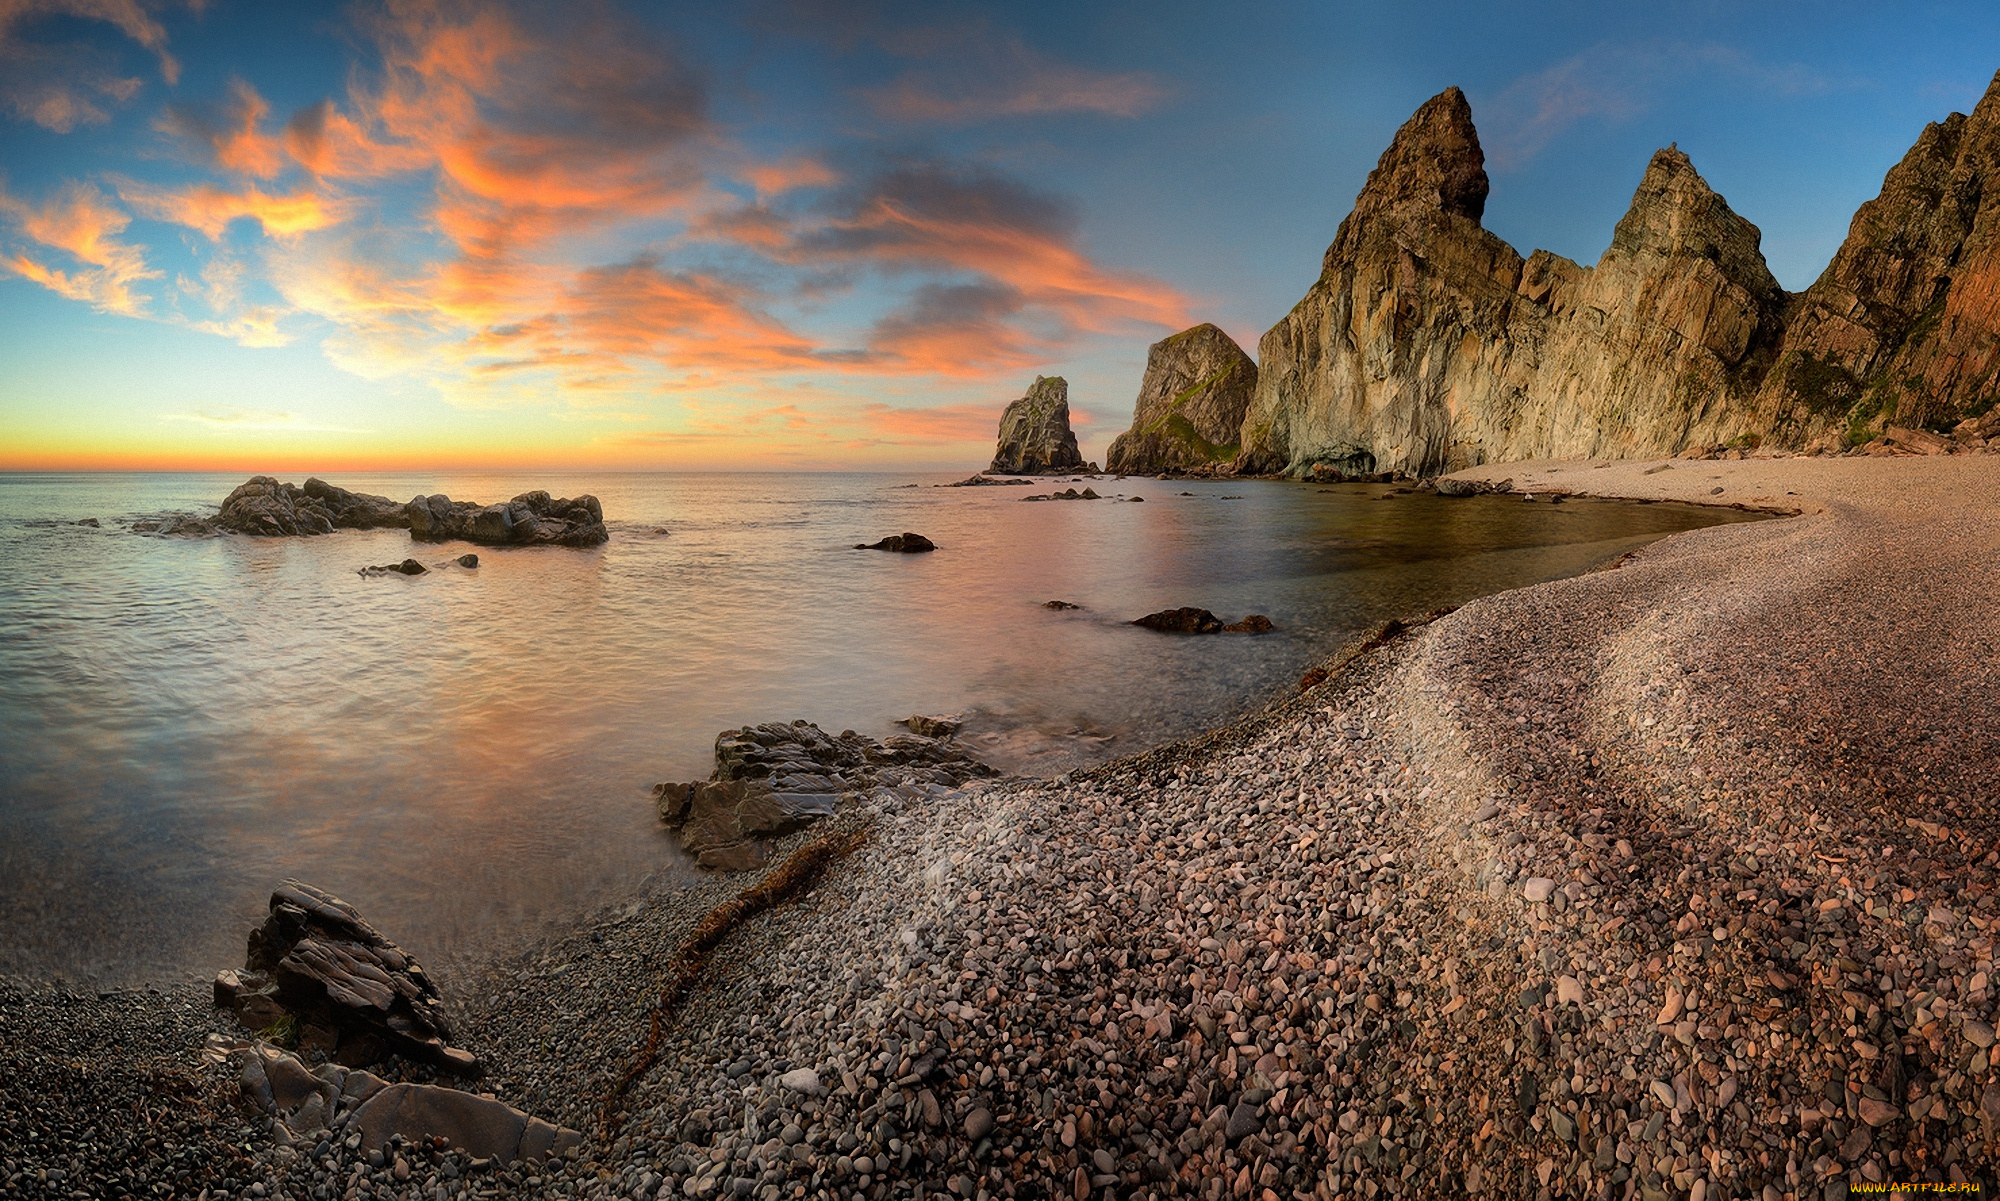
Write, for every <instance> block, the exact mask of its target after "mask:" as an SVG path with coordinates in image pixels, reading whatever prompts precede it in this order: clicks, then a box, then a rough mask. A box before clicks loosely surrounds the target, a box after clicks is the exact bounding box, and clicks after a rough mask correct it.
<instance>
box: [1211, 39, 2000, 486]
mask: <svg viewBox="0 0 2000 1201" xmlns="http://www.w3.org/2000/svg"><path fill="white" fill-rule="evenodd" d="M1486 189H1487V183H1486V175H1485V171H1484V167H1483V158H1482V155H1481V152H1480V148H1479V138H1478V134H1477V133H1476V132H1475V131H1474V129H1473V126H1472V117H1471V111H1470V109H1469V108H1468V106H1467V105H1466V102H1465V98H1464V97H1463V96H1462V95H1460V94H1459V93H1458V91H1457V90H1456V89H1452V90H1449V91H1446V92H1444V93H1443V94H1441V95H1439V96H1436V97H1434V98H1432V99H1431V100H1430V101H1428V102H1426V103H1425V104H1424V106H1423V107H1422V108H1420V109H1418V110H1417V112H1416V115H1415V116H1413V117H1411V118H1410V120H1409V122H1408V123H1407V124H1406V125H1404V126H1403V128H1402V129H1401V130H1400V131H1398V133H1397V134H1396V138H1395V141H1394V142H1393V143H1392V144H1391V145H1390V147H1389V149H1388V150H1387V151H1386V152H1384V154H1383V155H1382V159H1381V161H1380V163H1378V164H1377V166H1376V168H1375V170H1374V172H1373V173H1371V174H1370V175H1369V177H1368V183H1367V186H1366V187H1364V188H1363V189H1362V191H1361V195H1360V196H1359V197H1358V198H1357V199H1356V201H1355V205H1354V212H1353V213H1352V214H1351V215H1349V217H1348V218H1347V220H1345V221H1344V222H1342V223H1341V226H1340V231H1339V233H1338V235H1337V236H1336V237H1335V238H1334V241H1333V245H1332V246H1331V247H1329V248H1328V250H1327V253H1326V258H1325V260H1324V262H1323V264H1322V269H1321V274H1320V279H1319V282H1318V283H1316V284H1314V285H1313V287H1312V290H1311V291H1309V292H1308V293H1307V294H1306V296H1305V298H1304V299H1303V300H1301V301H1300V302H1299V304H1298V306H1297V307H1296V308H1294V309H1293V310H1292V312H1291V313H1289V314H1288V315H1287V316H1286V317H1285V319H1284V320H1283V321H1281V322H1279V323H1278V324H1277V325H1276V326H1273V327H1272V328H1271V330H1270V331H1269V332H1267V333H1266V334H1265V335H1264V337H1263V339H1262V340H1261V341H1260V342H1259V344H1258V358H1259V360H1260V367H1259V371H1258V377H1257V385H1256V393H1255V396H1254V398H1253V400H1252V402H1251V406H1250V411H1249V413H1248V415H1247V416H1246V417H1245V419H1244V424H1243V451H1242V454H1241V456H1240V457H1239V459H1238V468H1239V470H1242V471H1246V472H1255V473H1279V472H1283V473H1288V474H1293V475H1322V476H1324V475H1332V476H1362V475H1370V474H1374V473H1380V472H1395V473H1402V474H1410V475H1431V474H1436V473H1439V472H1444V471H1451V470H1456V469H1458V468H1461V467H1467V466H1471V465H1474V464H1477V463H1481V462H1486V461H1491V460H1509V459H1530V458H1543V457H1554V458H1563V457H1583V456H1593V457H1594V456H1614V457H1638V456H1652V455H1665V454H1675V453H1678V452H1680V451H1682V450H1685V449H1687V448H1689V447H1693V446H1716V445H1718V444H1724V443H1727V444H1731V445H1736V446H1756V445H1763V446H1767V447H1772V448H1791V449H1805V448H1808V447H1829V448H1843V447H1846V446H1849V445H1857V444H1860V443H1864V442H1867V441H1868V440H1869V438H1871V437H1874V436H1875V435H1877V434H1883V433H1884V431H1886V430H1887V429H1889V428H1891V427H1894V428H1896V429H1898V430H1899V431H1902V436H1901V438H1900V440H1897V439H1890V440H1889V441H1890V442H1892V443H1895V444H1896V445H1906V444H1910V443H1912V442H1913V440H1915V441H1920V440H1919V439H1913V437H1912V435H1913V432H1915V431H1929V432H1930V433H1931V434H1933V435H1939V436H1942V435H1943V434H1945V433H1946V432H1953V433H1955V434H1958V435H1959V436H1960V440H1961V441H1964V440H1965V439H1966V438H1967V437H1968V435H1966V434H1965V433H1964V431H1966V430H1967V429H1969V428H1970V427H1968V426H1967V425H1966V424H1965V423H1967V422H1970V421H1975V420H1978V419H1982V418H1983V417H1984V415H1985V414H1987V413H1988V412H1989V411H1991V410H1992V409H1994V408H1995V406H1996V403H1997V402H2000V77H1996V78H1995V81H1994V84H1993V86H1992V87H1991V88H1989V90H1988V92H1987V95H1986V97H1985V99H1983V100H1982V101H1980V103H1979V105H1978V107H1976V108H1975V109H1974V110H1973V113H1972V115H1971V116H1969V117H1966V116H1959V115H1956V114H1954V115H1953V116H1951V117H1950V118H1948V119H1946V120H1945V121H1943V122H1941V123H1939V124H1935V125H1932V126H1930V127H1929V128H1927V129H1926V130H1925V131H1924V133H1923V136H1922V137H1921V138H1919V139H1918V141H1917V144H1916V146H1915V147H1913V148H1912V149H1911V150H1910V152H1909V154H1908V155H1906V156H1905V157H1904V159H1903V161H1902V162H1900V163H1898V164H1897V165H1896V167H1895V169H1894V170H1892V171H1890V172H1889V175H1888V178H1887V179H1886V180H1885V181H1884V182H1883V186H1882V193H1881V195H1880V196H1878V197H1877V198H1876V199H1874V200H1872V201H1870V202H1868V203H1867V204H1866V205H1863V206H1862V208H1861V211H1860V212H1859V213H1857V214H1856V215H1855V218H1854V223H1853V226H1852V228H1851V229H1850V230H1849V233H1848V237H1847V241H1846V242H1845V243H1844V244H1843V245H1842V247H1841V249H1840V253H1839V254H1838V255H1837V256H1836V257H1835V258H1834V260H1833V263H1832V264H1831V265H1830V266H1828V268H1827V269H1826V272H1825V273H1824V274H1823V275H1822V276H1821V277H1820V279H1819V281H1818V282H1816V283H1815V284H1813V286H1812V287H1811V288H1810V289H1808V290H1807V291H1806V292H1805V294H1804V295H1803V296H1792V295H1790V294H1788V293H1786V292H1785V291H1784V289H1783V288H1781V287H1779V286H1778V283H1777V281H1776V280H1775V279H1773V278H1772V276H1771V273H1770V270H1769V268H1768V267H1767V266H1766V265H1765V262H1764V257H1763V254H1762V252H1761V251H1760V249H1759V240H1760V239H1759V234H1758V231H1757V227H1756V226H1754V225H1752V224H1750V223H1749V222H1748V221H1746V220H1744V219H1743V218H1742V217H1741V216H1739V215H1737V214H1736V213H1735V212H1733V211H1731V210H1730V208H1729V205H1728V203H1727V202H1726V201H1724V200H1723V198H1722V197H1721V196H1720V195H1718V194H1717V193H1716V192H1715V190H1714V189H1713V188H1711V187H1709V186H1708V184H1707V182H1706V181H1704V180H1703V179H1702V177H1701V175H1700V174H1699V173H1698V172H1697V171H1696V170H1695V169H1694V165H1693V164H1692V163H1690V162H1689V161H1688V158H1687V156H1686V155H1685V154H1682V153H1681V152H1680V151H1679V150H1678V149H1676V148H1674V147H1671V146H1670V147H1668V148H1667V149H1665V150H1662V151H1659V152H1658V153H1657V154H1655V155H1654V156H1653V159H1652V162H1651V163H1650V164H1649V165H1648V166H1647V168H1646V173H1645V176H1644V178H1643V179H1641V180H1640V183H1639V187H1638V190H1637V191H1636V192H1635V193H1634V194H1633V197H1632V205H1631V208H1630V210H1629V211H1628V212H1627V213H1626V214H1625V217H1624V219H1623V220H1621V221H1620V222H1619V223H1618V227H1617V230H1616V232H1615V233H1614V235H1613V237H1612V241H1611V246H1610V248H1609V249H1607V250H1606V251H1605V252H1604V255H1603V257H1602V258H1600V259H1599V260H1598V262H1597V264H1596V266H1594V267H1585V266H1582V265H1579V264H1577V263H1573V262H1571V261H1569V260H1568V259H1565V258H1562V257H1560V256H1557V255H1553V254H1550V253H1548V252H1547V251H1539V250H1538V251H1536V252H1535V253H1534V254H1533V255H1531V256H1530V257H1528V258H1527V259H1525V260H1524V259H1522V258H1521V257H1520V256H1519V255H1518V254H1516V253H1515V252H1514V250H1513V248H1512V247H1509V246H1508V245H1507V244H1506V243H1504V242H1502V241H1500V240H1499V239H1498V238H1495V237H1494V236H1493V235H1492V234H1490V233H1488V232H1487V231H1486V230H1484V229H1482V228H1480V225H1479V218H1480V215H1481V212H1482V210H1483V207H1484V204H1485V198H1486ZM1973 432H1974V433H1977V431H1976V430H1974V431H1973ZM1885 437H1886V435H1885ZM1945 445H1946V446H1947V449H1949V445H1948V444H1945Z"/></svg>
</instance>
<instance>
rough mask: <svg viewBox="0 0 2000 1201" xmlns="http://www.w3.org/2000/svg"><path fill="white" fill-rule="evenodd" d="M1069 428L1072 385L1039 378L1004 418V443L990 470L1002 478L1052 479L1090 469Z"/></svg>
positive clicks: (1058, 378)
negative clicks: (1035, 477)
mask: <svg viewBox="0 0 2000 1201" xmlns="http://www.w3.org/2000/svg"><path fill="white" fill-rule="evenodd" d="M1087 466H1088V464H1086V463H1085V462H1084V461H1083V456H1082V455H1081V454H1079V453H1078V452H1077V449H1076V434H1075V433H1073V432H1071V430H1070V428H1069V383H1068V381H1066V380H1064V379H1063V377H1062V376H1060V375H1051V376H1040V375H1038V376H1036V377H1035V382H1034V384H1033V385H1032V386H1031V387H1029V389H1028V394H1027V395H1026V396H1023V397H1022V398H1021V399H1019V400H1017V401H1014V402H1013V403H1012V404H1010V405H1008V406H1007V410H1006V412H1004V413H1002V414H1001V415H1000V441H999V445H998V446H997V447H996V448H995V449H994V452H993V465H992V466H991V467H988V468H987V470H988V471H991V472H995V473H997V474H1000V475H1052V474H1056V473H1059V472H1064V471H1081V470H1083V469H1084V468H1085V467H1087Z"/></svg>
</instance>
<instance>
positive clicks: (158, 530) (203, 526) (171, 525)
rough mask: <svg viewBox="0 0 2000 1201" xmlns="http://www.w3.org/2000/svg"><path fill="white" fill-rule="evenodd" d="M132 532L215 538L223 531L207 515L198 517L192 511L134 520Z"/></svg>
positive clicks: (173, 536) (164, 536) (174, 536)
mask: <svg viewBox="0 0 2000 1201" xmlns="http://www.w3.org/2000/svg"><path fill="white" fill-rule="evenodd" d="M132 532H133V533H135V534H152V535H154V536H155V537H159V538H213V537H215V536H216V535H217V534H220V533H221V532H222V531H221V530H220V529H218V528H217V527H216V524H215V522H213V521H211V520H209V519H208V518H206V517H196V516H195V515H194V514H192V513H167V514H165V515H163V516H160V517H149V518H147V519H146V520H144V521H135V522H133V523H132Z"/></svg>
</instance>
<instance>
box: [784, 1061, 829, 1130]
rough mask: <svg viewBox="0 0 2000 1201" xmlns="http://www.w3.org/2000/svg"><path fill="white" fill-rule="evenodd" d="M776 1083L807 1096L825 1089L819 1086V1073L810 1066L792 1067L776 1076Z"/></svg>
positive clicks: (814, 1095)
mask: <svg viewBox="0 0 2000 1201" xmlns="http://www.w3.org/2000/svg"><path fill="white" fill-rule="evenodd" d="M778 1083H779V1084H781V1085H783V1086H785V1087H786V1088H788V1089H791V1090H792V1091H793V1092H795V1093H804V1094H806V1095H807V1096H809V1097H817V1096H819V1095H820V1093H822V1092H824V1091H825V1090H824V1089H822V1088H821V1087H820V1082H819V1073H818V1072H815V1071H813V1070H812V1069H811V1068H793V1069H792V1070H791V1071H789V1072H786V1073H785V1074H784V1075H782V1076H780V1077H778ZM792 1141H793V1142H797V1141H798V1140H797V1139H793V1140H792Z"/></svg>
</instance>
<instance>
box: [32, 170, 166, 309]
mask: <svg viewBox="0 0 2000 1201" xmlns="http://www.w3.org/2000/svg"><path fill="white" fill-rule="evenodd" d="M0 217H4V218H5V219H6V221H7V223H8V224H9V225H10V226H12V228H13V229H14V231H15V233H16V234H17V235H18V237H19V238H20V239H21V240H22V241H24V242H25V243H26V244H25V245H22V246H18V247H10V248H9V251H8V253H7V256H6V260H5V264H4V265H5V266H6V267H7V268H8V269H10V270H12V271H13V272H14V274H16V275H19V276H20V277H22V278H23V279H28V280H32V281H34V282H35V283H38V284H40V285H42V286H43V287H45V288H48V289H49V290H51V291H53V292H56V293H59V294H60V295H63V296H66V297H68V298H69V299H71V300H78V301H82V302H83V303H85V304H88V305H90V306H91V307H92V308H94V309H97V310H98V311H99V312H104V313H119V314H123V315H125V316H128V317H138V316H143V315H145V313H146V311H147V305H148V301H147V298H146V296H145V294H144V293H143V292H142V291H141V290H140V286H141V285H142V284H143V283H145V282H146V281H148V280H155V279H159V278H161V276H162V274H163V273H162V272H159V271H156V270H153V269H152V268H150V267H148V266H147V264H146V254H145V250H144V249H143V248H142V247H139V246H135V245H132V244H131V243H129V242H126V241H125V240H124V239H123V236H122V235H123V234H124V233H125V230H126V227H128V226H129V225H131V223H132V218H131V217H129V216H128V215H126V213H125V212H124V211H123V210H122V209H120V208H118V207H117V206H116V205H114V204H113V203H111V200H110V198H109V197H107V196H105V195H104V193H103V192H102V191H100V190H99V189H98V188H96V187H94V186H92V185H90V184H84V183H73V184H70V185H69V186H67V187H65V188H62V189H61V190H59V191H58V192H56V193H55V194H54V195H52V196H50V197H49V198H48V199H47V200H46V201H44V202H43V203H42V204H40V205H33V204H29V203H27V202H25V201H22V200H19V199H17V198H15V197H14V196H12V195H10V194H9V193H7V192H5V191H0ZM51 251H53V252H56V253H58V254H61V255H64V256H66V257H67V258H68V259H70V260H72V262H71V263H70V264H67V265H66V264H64V263H61V262H59V261H58V260H56V259H53V258H51V257H50V252H51Z"/></svg>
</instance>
